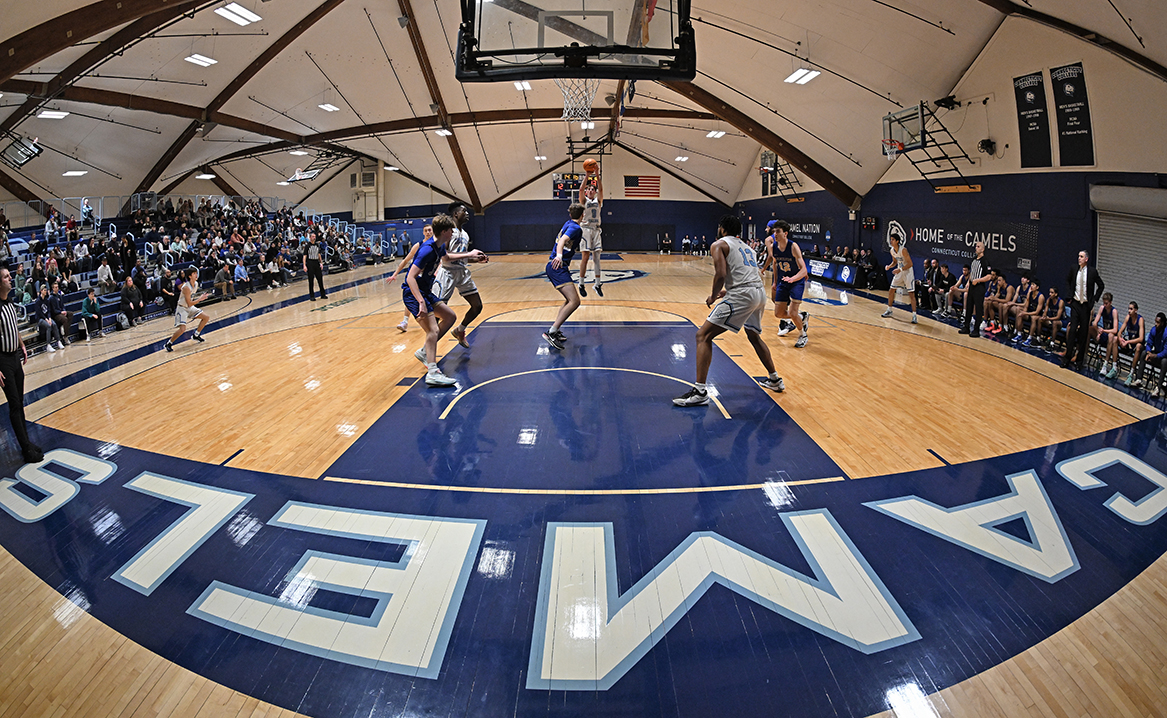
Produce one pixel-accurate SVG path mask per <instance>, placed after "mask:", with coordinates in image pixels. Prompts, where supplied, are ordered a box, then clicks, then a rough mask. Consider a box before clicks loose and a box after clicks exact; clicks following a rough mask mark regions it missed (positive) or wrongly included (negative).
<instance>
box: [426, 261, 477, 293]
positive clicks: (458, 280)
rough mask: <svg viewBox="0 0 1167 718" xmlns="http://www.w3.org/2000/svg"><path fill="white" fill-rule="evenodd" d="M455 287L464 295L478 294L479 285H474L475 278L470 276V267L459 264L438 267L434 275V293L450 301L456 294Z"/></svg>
mask: <svg viewBox="0 0 1167 718" xmlns="http://www.w3.org/2000/svg"><path fill="white" fill-rule="evenodd" d="M455 289H457V290H458V294H461V295H462V296H463V297H468V296H470V295H471V294H478V287H476V286H475V285H474V278H473V277H471V276H470V270H469V269H468V268H466V267H462V266H458V265H456V266H453V267H447V266H446V265H442V266H441V267H438V272H437V274H436V275H434V294H435V295H436V296H437V298H438V299H440V300H442V301H443V302H449V301H450V297H452V296H454V290H455Z"/></svg>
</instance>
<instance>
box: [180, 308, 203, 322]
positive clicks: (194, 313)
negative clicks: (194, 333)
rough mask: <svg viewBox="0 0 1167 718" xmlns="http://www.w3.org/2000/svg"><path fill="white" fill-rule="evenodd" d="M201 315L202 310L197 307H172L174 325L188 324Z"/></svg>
mask: <svg viewBox="0 0 1167 718" xmlns="http://www.w3.org/2000/svg"><path fill="white" fill-rule="evenodd" d="M201 316H203V310H201V309H199V308H198V307H184V306H182V305H179V306H177V307H175V308H174V326H175V327H181V326H182V325H183V324H190V323H191V322H193V321H194V320H196V319H198V318H199V317H201Z"/></svg>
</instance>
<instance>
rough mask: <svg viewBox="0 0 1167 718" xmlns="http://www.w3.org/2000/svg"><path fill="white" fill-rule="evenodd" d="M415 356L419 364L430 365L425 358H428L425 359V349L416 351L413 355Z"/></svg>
mask: <svg viewBox="0 0 1167 718" xmlns="http://www.w3.org/2000/svg"><path fill="white" fill-rule="evenodd" d="M413 356H414V358H415V359H417V360H418V361H419V362H421V363H422V364H428V363H429V362H427V361H426V360H425V358H426V357H425V347H422V348H421V349H418V350H417V351H415V352H414V353H413Z"/></svg>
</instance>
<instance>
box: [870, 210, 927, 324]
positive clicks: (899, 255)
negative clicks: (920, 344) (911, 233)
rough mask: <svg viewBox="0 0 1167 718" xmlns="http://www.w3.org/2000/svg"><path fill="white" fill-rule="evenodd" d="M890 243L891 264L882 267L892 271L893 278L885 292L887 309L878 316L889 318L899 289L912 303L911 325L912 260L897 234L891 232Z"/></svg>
mask: <svg viewBox="0 0 1167 718" xmlns="http://www.w3.org/2000/svg"><path fill="white" fill-rule="evenodd" d="M888 239H889V242H890V243H891V264H889V265H887V266H886V267H884V269H892V267H895V269H892V271H893V272H894V273H895V276H894V277H892V280H891V287H890V288H889V289H888V290H887V309H885V310H884V311H883V314H880V315H879V316H881V317H890V316H891V308H892V303H893V302H894V300H895V296H896V290H897V289H901V290H903V291H904V293H905V294H907V295H908V299H910V300H911V302H912V324H915V323H916V322H917V321H918V320H917V319H916V274H915V272H913V271H912V258H911V257H910V256H908V250H906V249H904V246H903V244H901V243H902V242H903V238H901V237H900V235H899V234H897V233H895V232H892V233H891V236H890V237H889V238H888Z"/></svg>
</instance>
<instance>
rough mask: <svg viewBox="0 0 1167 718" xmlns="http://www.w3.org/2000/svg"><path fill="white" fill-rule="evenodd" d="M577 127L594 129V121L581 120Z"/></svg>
mask: <svg viewBox="0 0 1167 718" xmlns="http://www.w3.org/2000/svg"><path fill="white" fill-rule="evenodd" d="M579 128H580V129H581V130H594V129H596V123H595V122H590V121H585V122H581V123H579Z"/></svg>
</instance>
